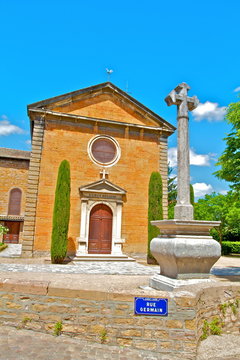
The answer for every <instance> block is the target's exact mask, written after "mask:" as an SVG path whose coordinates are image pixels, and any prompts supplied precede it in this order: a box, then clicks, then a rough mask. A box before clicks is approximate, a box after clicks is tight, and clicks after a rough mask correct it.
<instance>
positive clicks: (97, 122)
mask: <svg viewBox="0 0 240 360" xmlns="http://www.w3.org/2000/svg"><path fill="white" fill-rule="evenodd" d="M28 115H29V118H30V127H31V136H32V151H31V153H30V152H27V151H19V150H11V149H0V171H1V176H0V182H1V194H0V222H1V223H2V224H5V225H6V226H8V227H9V229H10V231H9V233H8V234H6V235H4V241H5V242H15V243H16V242H20V243H22V255H23V256H41V255H49V252H50V247H51V232H52V216H53V206H54V196H55V188H56V181H57V175H58V168H59V165H60V163H61V162H62V160H68V161H69V164H70V173H71V198H70V202H71V208H70V223H69V232H68V252H69V254H75V255H77V256H78V257H79V258H81V257H101V256H103V257H104V256H108V257H112V258H114V257H123V256H124V254H131V253H146V251H147V238H148V184H149V179H150V176H151V173H152V172H153V171H159V172H160V174H161V176H162V182H163V211H164V218H167V175H168V160H167V141H168V136H170V135H171V134H172V133H173V132H174V131H175V127H174V126H172V125H171V124H169V123H168V122H167V121H165V120H164V119H163V118H162V117H160V116H159V115H157V114H155V113H154V112H153V111H151V110H150V109H148V108H147V107H146V106H144V105H142V104H141V103H139V102H138V101H137V100H135V99H134V98H133V97H131V96H129V94H127V93H126V92H124V91H122V90H121V89H119V88H118V87H116V86H115V85H113V84H112V83H110V82H107V83H103V84H99V85H96V86H91V87H88V88H85V89H81V90H78V91H74V92H71V93H67V94H64V95H60V96H56V97H54V98H50V99H47V100H43V101H39V102H36V103H34V104H31V105H29V106H28Z"/></svg>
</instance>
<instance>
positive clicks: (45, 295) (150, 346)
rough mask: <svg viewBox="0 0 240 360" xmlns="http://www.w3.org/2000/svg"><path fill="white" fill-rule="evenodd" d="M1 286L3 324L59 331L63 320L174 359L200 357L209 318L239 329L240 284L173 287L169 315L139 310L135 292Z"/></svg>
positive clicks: (80, 333)
mask: <svg viewBox="0 0 240 360" xmlns="http://www.w3.org/2000/svg"><path fill="white" fill-rule="evenodd" d="M0 290H1V291H0V294H1V299H0V309H1V310H0V323H1V324H5V325H11V326H16V327H19V328H26V329H32V330H35V331H41V332H47V333H53V331H54V327H55V325H56V323H57V322H62V324H63V329H62V333H63V334H65V335H69V336H73V337H77V338H82V339H85V340H90V341H94V342H103V343H106V344H111V345H119V346H128V347H132V348H136V349H146V350H151V351H156V352H158V353H161V354H166V355H169V356H171V357H170V358H171V359H175V358H179V359H180V358H181V359H183V358H184V359H195V358H196V349H197V345H198V342H199V339H200V336H201V335H202V327H203V323H204V320H207V321H208V322H209V323H210V322H211V321H212V319H213V318H215V317H219V318H221V320H224V322H225V325H224V326H222V331H223V332H231V333H239V327H240V316H239V312H240V311H239V310H240V308H238V307H237V305H238V302H239V300H240V285H239V284H238V285H237V284H230V283H226V284H220V285H219V284H218V285H215V286H211V287H207V286H206V285H205V286H202V287H197V288H196V289H194V288H193V289H191V291H178V292H173V293H169V316H168V317H158V316H156V317H154V316H135V315H134V304H133V296H129V295H124V294H114V293H103V292H93V291H92V292H91V291H83V290H75V289H70V290H69V289H61V288H57V287H52V286H51V283H50V282H41V281H16V280H10V279H2V280H1V281H0ZM149 296H150V295H149ZM237 299H239V300H237ZM220 304H227V305H224V306H223V305H222V306H221V307H220ZM229 304H236V308H235V307H233V306H231V305H229ZM220 309H221V310H220ZM223 309H225V310H226V311H223ZM233 309H235V310H236V311H235V310H234V311H233ZM170 354H171V355H170Z"/></svg>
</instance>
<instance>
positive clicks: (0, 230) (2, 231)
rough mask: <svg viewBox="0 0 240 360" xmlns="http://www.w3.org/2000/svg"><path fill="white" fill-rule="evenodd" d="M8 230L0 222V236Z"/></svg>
mask: <svg viewBox="0 0 240 360" xmlns="http://www.w3.org/2000/svg"><path fill="white" fill-rule="evenodd" d="M8 231H9V229H8V228H7V227H6V226H3V225H2V224H0V236H1V235H3V234H6V233H7V232H8Z"/></svg>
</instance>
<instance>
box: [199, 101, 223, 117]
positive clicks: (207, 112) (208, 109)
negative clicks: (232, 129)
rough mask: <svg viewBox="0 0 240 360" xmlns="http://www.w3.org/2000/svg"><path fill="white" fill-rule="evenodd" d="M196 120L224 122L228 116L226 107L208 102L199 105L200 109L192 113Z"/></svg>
mask: <svg viewBox="0 0 240 360" xmlns="http://www.w3.org/2000/svg"><path fill="white" fill-rule="evenodd" d="M192 114H193V117H194V120H196V121H201V120H208V121H222V120H223V119H224V116H225V115H226V107H225V106H219V105H218V103H213V102H210V101H206V102H205V103H204V104H201V103H200V104H199V105H198V107H197V108H196V109H195V110H193V111H192Z"/></svg>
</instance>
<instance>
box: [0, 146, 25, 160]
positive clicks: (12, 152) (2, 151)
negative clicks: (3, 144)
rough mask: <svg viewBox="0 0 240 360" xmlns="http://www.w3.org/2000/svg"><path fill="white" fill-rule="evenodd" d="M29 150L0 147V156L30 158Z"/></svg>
mask: <svg viewBox="0 0 240 360" xmlns="http://www.w3.org/2000/svg"><path fill="white" fill-rule="evenodd" d="M30 155H31V151H24V150H16V149H7V148H0V157H4V158H11V159H20V160H22V159H23V160H30Z"/></svg>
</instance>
